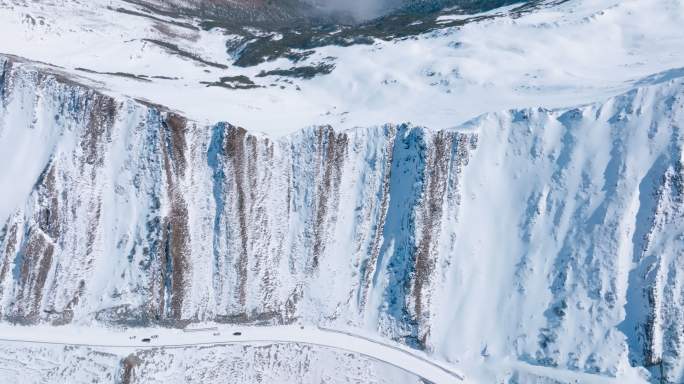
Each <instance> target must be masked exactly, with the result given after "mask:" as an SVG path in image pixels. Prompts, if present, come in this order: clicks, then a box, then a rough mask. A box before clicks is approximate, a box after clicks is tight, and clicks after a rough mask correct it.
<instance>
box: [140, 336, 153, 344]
mask: <svg viewBox="0 0 684 384" xmlns="http://www.w3.org/2000/svg"><path fill="white" fill-rule="evenodd" d="M150 341H152V339H150V338H149V337H146V338H144V339H142V342H143V343H149V342H150Z"/></svg>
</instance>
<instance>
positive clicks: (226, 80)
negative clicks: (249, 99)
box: [200, 75, 260, 89]
mask: <svg viewBox="0 0 684 384" xmlns="http://www.w3.org/2000/svg"><path fill="white" fill-rule="evenodd" d="M200 84H206V86H207V87H222V88H228V89H252V88H260V86H259V85H257V84H255V83H254V82H253V81H252V80H251V79H250V78H249V77H247V76H243V75H240V76H225V77H222V78H220V79H219V81H214V82H207V81H202V82H200Z"/></svg>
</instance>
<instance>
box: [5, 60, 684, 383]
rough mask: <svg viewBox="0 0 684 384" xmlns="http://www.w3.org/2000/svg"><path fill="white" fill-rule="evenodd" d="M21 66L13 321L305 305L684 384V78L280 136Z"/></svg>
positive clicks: (454, 353) (417, 343)
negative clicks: (599, 97)
mask: <svg viewBox="0 0 684 384" xmlns="http://www.w3.org/2000/svg"><path fill="white" fill-rule="evenodd" d="M0 64H1V65H0V68H3V69H2V72H0V99H1V102H0V164H2V165H3V167H2V169H1V170H0V190H2V201H1V202H0V316H1V317H2V319H4V321H11V322H19V323H38V322H50V323H55V324H61V323H69V322H78V323H88V322H93V321H97V322H104V323H110V324H127V325H140V326H142V325H149V324H163V325H168V326H182V325H184V324H187V323H189V322H196V321H207V320H212V321H218V322H233V323H276V324H277V323H290V322H295V321H301V322H311V323H317V324H324V325H326V326H331V327H360V328H364V329H366V330H374V331H377V332H379V333H380V334H381V335H383V336H387V337H391V338H394V339H396V340H400V341H402V342H405V343H407V344H409V345H411V346H414V347H417V348H424V349H427V350H429V351H431V352H432V353H435V354H439V355H443V356H446V357H449V358H451V359H464V360H465V359H472V358H475V357H477V356H480V355H486V356H514V357H516V358H517V359H520V360H522V361H525V362H528V363H532V364H538V365H545V366H554V367H556V366H557V367H563V368H567V369H571V370H579V371H584V372H592V373H600V374H607V375H614V374H617V372H618V371H619V370H620V369H621V367H623V366H624V365H625V364H627V363H631V364H632V365H637V366H646V367H652V369H653V370H654V372H655V370H657V369H660V366H663V371H664V372H665V374H666V375H667V378H668V380H671V381H677V380H679V381H681V380H682V379H684V359H683V358H682V345H683V343H684V340H682V334H683V332H684V309H683V308H684V305H683V304H684V284H683V282H684V276H683V273H684V260H682V254H683V244H684V242H682V233H684V232H683V229H684V227H683V224H684V221H683V220H682V217H683V214H684V205H683V198H684V184H683V182H682V180H683V175H684V174H683V172H684V171H683V169H682V161H683V156H682V143H683V140H682V137H681V133H680V127H681V126H682V125H684V105H683V103H684V100H683V97H682V94H683V93H684V81H683V80H682V79H681V78H676V77H675V78H672V76H670V77H668V76H660V77H658V76H656V77H653V78H651V79H649V80H648V83H646V82H645V83H644V84H643V87H642V88H639V89H635V90H633V91H631V92H629V93H627V94H624V95H621V96H618V97H615V98H613V99H610V100H607V101H606V102H604V103H600V104H595V105H588V106H584V107H580V108H571V109H566V110H542V109H528V110H518V111H507V112H500V113H495V114H491V115H486V116H482V117H480V118H478V119H476V120H473V121H472V122H470V123H468V124H467V125H465V126H463V127H459V128H456V129H452V130H444V131H432V130H429V129H425V128H419V127H412V126H409V125H386V126H382V127H373V128H357V129H353V130H348V131H342V132H340V131H336V130H334V129H333V128H332V127H313V128H309V129H305V130H303V131H301V132H299V133H297V134H294V135H290V136H286V137H282V138H270V137H266V136H263V135H259V134H255V133H250V132H248V131H246V130H244V129H242V128H238V127H234V126H232V125H230V124H227V123H219V124H216V125H214V126H209V127H207V126H204V125H201V124H198V123H195V122H191V121H187V120H186V119H184V118H183V117H182V116H181V115H179V114H177V113H174V112H171V111H167V110H164V108H161V107H158V106H155V105H151V104H149V103H145V102H141V101H134V100H129V99H125V98H118V97H111V96H108V95H106V94H103V93H101V92H98V91H96V90H93V89H92V88H90V87H86V86H83V85H79V84H78V83H76V82H74V81H71V80H67V79H66V78H64V77H63V76H61V75H59V74H57V73H51V71H49V70H45V69H43V70H38V69H36V67H35V66H34V65H32V64H28V63H22V62H21V61H20V60H17V59H10V58H4V59H0ZM668 78H670V79H669V80H667V79H668Z"/></svg>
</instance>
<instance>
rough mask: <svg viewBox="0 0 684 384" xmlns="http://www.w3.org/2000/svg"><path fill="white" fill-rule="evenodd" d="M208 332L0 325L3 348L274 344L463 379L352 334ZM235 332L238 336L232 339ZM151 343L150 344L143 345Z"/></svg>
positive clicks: (213, 327) (438, 379)
mask: <svg viewBox="0 0 684 384" xmlns="http://www.w3.org/2000/svg"><path fill="white" fill-rule="evenodd" d="M202 328H205V329H206V331H196V332H185V331H183V330H181V329H169V328H146V329H144V330H142V329H129V330H118V331H117V330H115V329H112V328H97V327H88V328H83V327H71V326H63V327H49V326H31V327H20V326H10V325H6V324H2V325H0V342H1V343H16V342H18V343H20V344H21V343H29V344H60V345H68V346H75V347H84V346H85V347H90V348H97V349H99V350H105V351H106V350H117V352H119V353H133V352H135V351H139V350H141V349H158V348H164V349H170V348H184V347H196V346H216V345H225V344H248V345H259V344H272V343H293V344H307V345H315V346H323V347H328V348H333V349H335V350H339V351H345V352H351V353H358V354H361V355H365V356H368V357H371V358H374V359H377V360H379V361H382V362H384V363H388V364H390V365H393V366H395V367H397V368H400V369H402V370H406V371H409V372H411V373H413V374H415V375H417V376H419V377H422V378H424V379H427V380H429V381H431V382H433V383H436V384H448V383H462V382H463V381H464V377H463V375H462V374H460V373H458V372H453V371H452V370H451V369H452V368H449V369H447V368H444V367H443V366H442V365H440V364H439V363H436V362H433V361H432V360H431V359H428V358H427V357H426V356H424V355H421V353H420V352H417V351H413V350H410V349H409V348H407V347H405V346H401V345H399V344H388V342H387V341H378V340H372V339H370V338H366V337H360V336H356V335H352V334H350V333H344V332H336V331H330V330H324V329H320V328H305V327H299V326H277V327H236V326H228V325H218V324H206V326H204V327H203V326H199V329H202ZM236 332H239V333H240V334H239V335H235V333H236ZM143 338H149V339H150V342H149V343H144V342H142V339H143Z"/></svg>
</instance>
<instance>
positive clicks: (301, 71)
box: [257, 63, 335, 80]
mask: <svg viewBox="0 0 684 384" xmlns="http://www.w3.org/2000/svg"><path fill="white" fill-rule="evenodd" d="M334 69H335V64H332V63H319V64H316V65H306V66H301V67H292V68H290V69H274V70H271V71H261V72H260V73H259V74H258V75H257V77H266V76H282V77H294V78H298V79H305V80H310V79H313V78H314V77H316V76H319V75H327V74H329V73H332V71H333V70H334Z"/></svg>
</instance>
